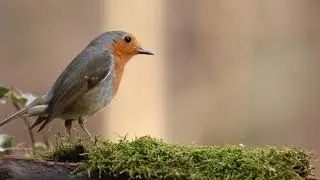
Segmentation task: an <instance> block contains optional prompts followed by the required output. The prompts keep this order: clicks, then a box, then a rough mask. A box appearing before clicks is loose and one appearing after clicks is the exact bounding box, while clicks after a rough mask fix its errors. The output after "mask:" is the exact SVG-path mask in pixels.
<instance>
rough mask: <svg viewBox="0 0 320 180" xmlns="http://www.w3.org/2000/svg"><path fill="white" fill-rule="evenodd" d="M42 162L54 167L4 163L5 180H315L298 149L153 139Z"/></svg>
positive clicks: (80, 149)
mask: <svg viewBox="0 0 320 180" xmlns="http://www.w3.org/2000/svg"><path fill="white" fill-rule="evenodd" d="M39 157H40V156H37V158H39ZM41 157H42V158H44V159H50V161H45V160H37V159H18V158H12V157H2V158H1V159H0V179H34V180H37V179H65V180H69V179H76V180H78V179H79V180H80V179H99V178H102V179H107V180H108V179H129V178H130V179H230V180H233V179H235V180H237V179H312V178H311V177H310V176H309V175H310V174H311V171H312V169H313V168H314V167H313V165H312V164H313V161H314V159H313V155H312V154H311V153H309V152H307V151H305V150H302V149H297V148H293V147H292V148H276V147H271V146H267V147H263V148H252V147H247V146H243V145H239V146H234V145H232V146H231V145H223V146H196V145H192V146H184V145H173V144H167V143H164V142H163V141H161V140H157V139H154V138H151V137H148V136H145V137H141V138H137V139H135V140H133V141H129V140H126V139H121V140H120V141H119V142H117V143H114V142H110V141H106V140H98V142H97V143H96V144H95V145H92V144H91V145H90V144H87V143H84V142H83V141H81V140H80V141H77V140H73V141H72V142H70V140H68V141H65V140H62V141H58V143H57V145H56V146H55V148H54V149H53V150H52V151H50V152H47V153H45V154H42V155H41ZM58 161H60V162H58ZM66 162H68V163H66ZM74 172H77V173H74ZM307 177H308V178H307ZM313 179H315V178H313Z"/></svg>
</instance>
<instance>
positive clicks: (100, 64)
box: [0, 31, 154, 139]
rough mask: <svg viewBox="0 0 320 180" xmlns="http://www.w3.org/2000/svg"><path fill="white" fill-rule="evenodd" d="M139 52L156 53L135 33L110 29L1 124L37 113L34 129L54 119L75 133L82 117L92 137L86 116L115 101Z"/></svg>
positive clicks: (81, 123)
mask: <svg viewBox="0 0 320 180" xmlns="http://www.w3.org/2000/svg"><path fill="white" fill-rule="evenodd" d="M138 54H144V55H154V54H153V53H152V52H151V51H148V50H146V49H143V48H142V47H141V45H140V43H139V42H138V40H137V39H136V37H135V36H133V35H132V34H131V33H128V32H125V31H108V32H104V33H102V34H100V35H99V36H97V37H96V38H94V39H93V40H92V41H91V42H89V44H88V45H87V46H86V47H85V48H84V49H83V50H82V51H81V52H80V53H79V54H78V55H77V56H76V57H75V58H74V59H73V60H72V61H71V62H70V63H69V65H68V66H67V67H66V68H65V69H64V70H63V71H62V73H61V74H60V75H59V76H58V78H57V79H56V81H55V82H54V83H53V85H52V86H51V88H49V90H48V91H46V92H45V93H44V94H42V95H40V96H39V97H38V98H36V99H35V100H34V101H32V102H31V103H29V104H28V105H27V106H25V107H24V108H22V109H21V110H19V111H17V112H16V113H14V114H12V115H10V116H8V117H7V118H5V119H4V120H2V121H1V122H0V127H2V126H4V125H5V124H7V123H9V122H11V121H13V120H15V119H17V118H19V117H21V116H27V117H37V120H36V121H35V122H34V123H33V125H32V126H31V129H34V128H35V127H37V126H39V129H38V132H41V131H42V130H43V129H44V128H45V127H46V126H47V125H48V124H49V123H50V122H51V121H52V120H53V119H62V120H64V125H65V130H66V132H67V134H68V135H69V136H71V128H72V123H73V122H74V121H78V123H79V125H80V127H81V129H82V130H83V131H84V132H85V133H86V134H87V135H88V136H89V137H90V138H91V139H93V138H92V136H91V134H90V132H89V131H88V130H87V127H86V120H87V119H88V118H89V117H90V116H92V115H94V114H96V113H97V112H98V111H100V110H102V109H103V108H104V107H106V106H107V105H108V104H110V103H111V101H112V100H113V98H114V97H115V95H116V94H117V92H118V89H119V85H120V82H121V79H122V76H123V73H124V70H125V66H126V64H127V63H128V62H129V60H130V59H131V58H132V57H134V56H135V55H138Z"/></svg>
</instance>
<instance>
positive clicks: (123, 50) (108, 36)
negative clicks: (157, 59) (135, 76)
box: [95, 31, 153, 63]
mask: <svg viewBox="0 0 320 180" xmlns="http://www.w3.org/2000/svg"><path fill="white" fill-rule="evenodd" d="M95 42H98V43H99V44H103V46H104V47H106V48H107V49H109V50H111V51H112V53H113V54H114V55H115V56H116V59H117V60H121V61H123V62H124V63H126V62H127V61H129V60H130V59H131V58H132V57H133V56H135V55H138V54H146V55H153V53H152V52H150V51H148V50H145V49H143V48H142V47H141V45H140V43H139V42H138V41H137V39H136V38H135V37H134V36H133V35H132V34H130V33H127V32H124V31H110V32H106V33H104V34H102V35H100V36H99V37H98V38H97V39H96V40H95Z"/></svg>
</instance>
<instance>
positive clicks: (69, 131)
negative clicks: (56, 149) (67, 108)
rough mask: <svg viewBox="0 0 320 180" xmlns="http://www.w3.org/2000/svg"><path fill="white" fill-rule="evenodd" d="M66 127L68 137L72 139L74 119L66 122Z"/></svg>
mask: <svg viewBox="0 0 320 180" xmlns="http://www.w3.org/2000/svg"><path fill="white" fill-rule="evenodd" d="M64 126H65V127H66V132H67V135H68V137H71V127H72V119H68V120H65V121H64Z"/></svg>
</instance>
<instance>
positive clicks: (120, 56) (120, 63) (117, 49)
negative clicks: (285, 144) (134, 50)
mask: <svg viewBox="0 0 320 180" xmlns="http://www.w3.org/2000/svg"><path fill="white" fill-rule="evenodd" d="M109 48H110V49H111V50H112V52H113V54H114V56H115V59H116V60H115V76H114V79H113V95H116V93H117V92H118V89H119V86H120V82H121V79H122V75H123V71H124V68H125V65H126V63H127V62H128V60H129V59H130V58H131V57H132V56H133V55H132V54H128V53H124V49H125V48H126V45H125V44H123V43H113V44H111V45H110V46H109Z"/></svg>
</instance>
